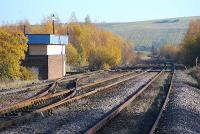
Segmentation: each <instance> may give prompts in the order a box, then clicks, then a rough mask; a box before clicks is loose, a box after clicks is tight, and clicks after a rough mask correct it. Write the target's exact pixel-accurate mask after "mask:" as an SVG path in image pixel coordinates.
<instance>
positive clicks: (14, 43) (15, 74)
mask: <svg viewBox="0 0 200 134" xmlns="http://www.w3.org/2000/svg"><path fill="white" fill-rule="evenodd" d="M26 43H27V39H26V37H25V36H24V35H23V34H22V33H19V32H7V31H5V30H2V29H0V78H1V79H13V80H14V79H19V78H20V62H21V60H22V59H24V57H25V51H26V50H27V44H26Z"/></svg>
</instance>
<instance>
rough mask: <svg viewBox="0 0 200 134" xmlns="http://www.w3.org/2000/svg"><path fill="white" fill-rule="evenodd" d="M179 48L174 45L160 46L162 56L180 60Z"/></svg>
mask: <svg viewBox="0 0 200 134" xmlns="http://www.w3.org/2000/svg"><path fill="white" fill-rule="evenodd" d="M178 53H179V48H178V47H177V46H174V45H170V44H167V45H164V46H162V47H161V48H160V56H162V57H165V58H167V59H172V60H178Z"/></svg>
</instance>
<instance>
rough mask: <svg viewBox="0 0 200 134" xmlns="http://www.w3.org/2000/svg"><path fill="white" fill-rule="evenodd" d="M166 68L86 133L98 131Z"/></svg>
mask: <svg viewBox="0 0 200 134" xmlns="http://www.w3.org/2000/svg"><path fill="white" fill-rule="evenodd" d="M164 69H165V68H163V69H162V70H161V71H160V72H159V73H158V74H157V75H156V76H155V77H154V78H153V79H151V80H150V81H149V82H148V83H147V84H145V85H144V87H142V88H141V89H138V90H137V91H136V93H134V94H132V95H131V96H130V97H128V99H127V100H126V101H125V102H124V103H123V104H121V105H120V106H118V107H117V108H115V109H114V110H113V111H112V112H111V113H109V114H108V115H107V116H106V117H105V118H103V119H102V120H100V121H99V122H97V123H96V124H95V125H94V126H92V127H91V128H89V129H88V130H87V131H86V132H85V134H93V133H95V132H97V131H98V130H99V129H100V128H102V127H103V126H104V125H105V124H106V123H108V122H109V121H110V120H112V119H113V118H114V117H116V116H117V115H118V114H119V113H120V112H121V111H122V110H123V109H124V108H126V107H127V106H128V105H129V104H130V103H131V102H132V101H133V100H135V99H136V98H137V97H138V96H139V95H140V94H141V93H142V92H143V91H144V90H145V89H147V87H149V85H151V84H152V82H154V81H155V80H156V79H157V78H158V77H159V76H160V75H161V74H162V73H163V71H164Z"/></svg>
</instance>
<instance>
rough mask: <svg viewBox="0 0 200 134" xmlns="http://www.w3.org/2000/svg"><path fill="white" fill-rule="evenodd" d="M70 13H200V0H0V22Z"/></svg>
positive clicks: (122, 16) (129, 17) (127, 16)
mask: <svg viewBox="0 0 200 134" xmlns="http://www.w3.org/2000/svg"><path fill="white" fill-rule="evenodd" d="M72 12H75V14H76V17H77V18H78V20H79V21H83V20H84V18H85V16H86V15H87V14H88V15H89V16H90V17H91V19H92V21H93V22H132V21H142V20H152V19H161V18H172V17H184V16H200V0H1V8H0V23H1V24H2V23H7V22H8V23H15V22H17V21H20V20H24V19H27V20H29V21H30V22H31V24H35V23H40V22H41V20H42V19H43V18H44V16H48V15H51V14H52V13H56V14H58V15H59V17H60V19H61V21H62V22H67V21H68V20H69V18H70V16H71V13H72Z"/></svg>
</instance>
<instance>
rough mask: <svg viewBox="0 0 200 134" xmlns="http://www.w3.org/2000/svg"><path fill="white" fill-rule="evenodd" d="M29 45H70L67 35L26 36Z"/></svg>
mask: <svg viewBox="0 0 200 134" xmlns="http://www.w3.org/2000/svg"><path fill="white" fill-rule="evenodd" d="M25 36H26V37H27V38H28V44H29V45H34V44H35V45H40V44H41V45H51V44H52V45H66V44H68V36H67V35H59V34H26V35H25Z"/></svg>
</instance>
